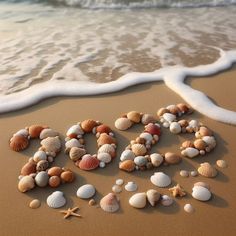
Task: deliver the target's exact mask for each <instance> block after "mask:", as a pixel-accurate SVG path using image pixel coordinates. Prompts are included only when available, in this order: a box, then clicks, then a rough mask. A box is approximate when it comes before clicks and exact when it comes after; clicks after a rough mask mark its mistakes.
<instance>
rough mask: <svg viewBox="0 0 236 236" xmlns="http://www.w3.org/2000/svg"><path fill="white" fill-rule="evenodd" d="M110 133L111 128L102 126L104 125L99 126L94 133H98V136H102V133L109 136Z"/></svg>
mask: <svg viewBox="0 0 236 236" xmlns="http://www.w3.org/2000/svg"><path fill="white" fill-rule="evenodd" d="M111 131H112V130H111V128H110V127H109V126H107V125H104V124H102V125H99V126H97V128H96V132H97V133H100V134H102V133H106V134H109V133H110V132H111Z"/></svg>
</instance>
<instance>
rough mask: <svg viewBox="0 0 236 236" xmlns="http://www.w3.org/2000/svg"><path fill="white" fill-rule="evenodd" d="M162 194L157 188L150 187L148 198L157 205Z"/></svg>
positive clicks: (153, 204)
mask: <svg viewBox="0 0 236 236" xmlns="http://www.w3.org/2000/svg"><path fill="white" fill-rule="evenodd" d="M160 197H161V195H160V193H158V192H157V191H156V190H155V189H149V190H148V191H147V200H148V202H149V203H150V204H151V205H152V206H155V205H156V204H157V202H158V201H159V199H160Z"/></svg>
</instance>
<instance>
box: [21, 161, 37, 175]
mask: <svg viewBox="0 0 236 236" xmlns="http://www.w3.org/2000/svg"><path fill="white" fill-rule="evenodd" d="M35 172H36V164H35V163H34V162H27V163H26V164H25V165H24V166H23V167H22V169H21V172H20V173H21V175H30V174H31V173H35Z"/></svg>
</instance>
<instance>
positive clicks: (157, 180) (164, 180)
mask: <svg viewBox="0 0 236 236" xmlns="http://www.w3.org/2000/svg"><path fill="white" fill-rule="evenodd" d="M150 180H151V182H152V183H153V184H154V185H156V186H158V187H160V188H164V187H167V186H168V185H170V184H171V179H170V177H169V176H168V175H166V174H164V173H163V172H156V173H154V175H152V176H151V178H150Z"/></svg>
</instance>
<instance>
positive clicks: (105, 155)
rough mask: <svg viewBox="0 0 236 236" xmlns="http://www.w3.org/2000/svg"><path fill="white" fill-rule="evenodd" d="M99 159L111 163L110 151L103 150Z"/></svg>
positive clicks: (99, 154) (98, 156)
mask: <svg viewBox="0 0 236 236" xmlns="http://www.w3.org/2000/svg"><path fill="white" fill-rule="evenodd" d="M97 159H98V160H99V161H103V162H105V163H109V162H111V155H110V154H109V153H106V152H101V153H98V155H97Z"/></svg>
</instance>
